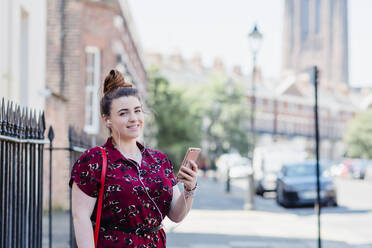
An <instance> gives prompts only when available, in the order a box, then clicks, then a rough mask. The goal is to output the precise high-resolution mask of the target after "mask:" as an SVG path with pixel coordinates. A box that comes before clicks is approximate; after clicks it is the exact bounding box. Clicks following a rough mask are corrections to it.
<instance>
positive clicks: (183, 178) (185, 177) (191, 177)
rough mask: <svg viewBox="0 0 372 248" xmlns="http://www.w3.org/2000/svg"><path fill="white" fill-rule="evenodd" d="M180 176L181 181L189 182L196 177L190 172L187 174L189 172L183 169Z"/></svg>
mask: <svg viewBox="0 0 372 248" xmlns="http://www.w3.org/2000/svg"><path fill="white" fill-rule="evenodd" d="M178 178H179V180H180V181H181V180H186V181H188V182H191V181H193V180H194V177H193V176H191V175H189V174H187V173H185V172H183V171H180V173H178Z"/></svg>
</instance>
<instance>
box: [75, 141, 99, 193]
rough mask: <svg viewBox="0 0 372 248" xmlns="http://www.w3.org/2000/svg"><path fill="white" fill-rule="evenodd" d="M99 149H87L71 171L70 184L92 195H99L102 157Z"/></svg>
mask: <svg viewBox="0 0 372 248" xmlns="http://www.w3.org/2000/svg"><path fill="white" fill-rule="evenodd" d="M98 153H99V152H98V151H97V149H94V148H93V149H90V150H87V151H85V152H84V153H83V154H82V155H81V156H80V158H79V159H78V160H77V161H76V162H75V164H74V165H73V167H72V171H71V178H70V182H69V186H70V187H72V184H73V183H74V182H75V183H76V185H77V186H78V187H79V188H80V189H81V190H82V191H83V192H84V193H85V194H87V195H89V196H90V197H98V192H99V187H100V180H101V179H100V175H101V167H102V166H101V163H102V162H101V161H102V158H101V156H99V154H98Z"/></svg>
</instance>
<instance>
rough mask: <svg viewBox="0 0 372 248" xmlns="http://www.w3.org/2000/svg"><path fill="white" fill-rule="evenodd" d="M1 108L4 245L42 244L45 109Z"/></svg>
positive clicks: (0, 233)
mask: <svg viewBox="0 0 372 248" xmlns="http://www.w3.org/2000/svg"><path fill="white" fill-rule="evenodd" d="M0 109H1V110H0V247H4V248H14V247H41V246H42V211H43V147H44V144H45V141H44V130H45V118H44V113H43V112H39V113H37V112H36V110H30V109H28V108H21V107H20V106H19V105H16V104H14V103H13V102H10V101H7V102H6V103H5V101H4V98H3V99H2V101H1V103H0Z"/></svg>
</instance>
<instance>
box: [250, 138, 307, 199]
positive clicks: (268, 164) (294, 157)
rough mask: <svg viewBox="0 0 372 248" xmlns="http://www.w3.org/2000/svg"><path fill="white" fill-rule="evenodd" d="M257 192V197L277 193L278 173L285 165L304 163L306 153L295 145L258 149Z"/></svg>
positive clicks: (256, 163) (277, 145)
mask: <svg viewBox="0 0 372 248" xmlns="http://www.w3.org/2000/svg"><path fill="white" fill-rule="evenodd" d="M253 157H254V158H253V171H254V183H255V191H256V194H257V195H262V196H263V195H264V193H265V192H270V191H275V189H276V177H277V173H278V172H279V171H280V169H281V168H282V166H283V164H285V163H294V162H299V161H304V160H305V158H306V152H305V151H304V150H303V149H301V148H300V147H294V146H293V144H288V143H284V144H279V143H278V144H274V145H268V146H261V147H257V148H256V149H255V151H254V156H253Z"/></svg>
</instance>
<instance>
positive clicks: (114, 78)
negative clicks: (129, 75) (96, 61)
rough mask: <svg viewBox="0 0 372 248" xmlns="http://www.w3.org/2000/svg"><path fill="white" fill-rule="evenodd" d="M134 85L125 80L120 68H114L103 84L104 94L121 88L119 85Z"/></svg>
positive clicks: (129, 86)
mask: <svg viewBox="0 0 372 248" xmlns="http://www.w3.org/2000/svg"><path fill="white" fill-rule="evenodd" d="M132 86H133V85H132V84H130V83H127V82H125V80H124V77H123V75H122V74H121V72H119V71H118V70H115V69H112V70H111V71H110V73H109V74H108V75H107V76H106V78H105V81H104V84H103V94H104V95H106V94H107V93H109V92H111V91H113V90H115V89H117V88H119V87H128V88H131V87H132Z"/></svg>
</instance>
